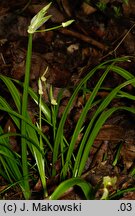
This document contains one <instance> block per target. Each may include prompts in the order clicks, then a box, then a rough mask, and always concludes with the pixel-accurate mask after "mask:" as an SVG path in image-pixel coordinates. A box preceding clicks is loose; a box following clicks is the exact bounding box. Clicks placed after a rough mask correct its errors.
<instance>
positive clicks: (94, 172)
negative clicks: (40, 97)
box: [0, 0, 135, 200]
mask: <svg viewBox="0 0 135 216" xmlns="http://www.w3.org/2000/svg"><path fill="white" fill-rule="evenodd" d="M95 2H97V3H98V2H99V1H95ZM106 2H107V3H106V9H105V10H104V11H103V10H101V8H98V7H97V6H96V3H94V4H93V5H92V4H91V5H90V4H88V3H86V2H85V1H68V0H65V1H54V3H53V4H52V5H51V7H50V9H49V10H48V14H51V15H52V18H51V19H50V20H49V21H48V22H47V23H46V24H45V27H46V28H47V27H50V26H55V25H58V24H60V23H61V22H65V21H66V20H69V19H75V22H74V23H73V24H72V25H71V26H69V27H67V28H64V29H62V28H61V29H59V30H55V31H50V32H46V33H45V32H44V33H37V34H35V36H34V38H33V54H32V68H31V75H30V86H31V87H32V88H33V89H34V90H35V91H36V92H37V80H38V78H39V77H40V76H41V75H42V74H43V73H44V71H45V68H46V67H47V66H48V67H49V73H48V74H47V83H48V85H51V84H52V85H53V87H54V97H55V98H56V97H57V94H58V92H59V90H60V89H62V88H64V96H63V99H62V103H61V105H60V110H59V118H61V115H62V113H63V110H64V108H65V106H66V104H67V101H68V99H69V98H70V97H71V94H72V91H71V89H72V88H73V87H74V86H77V84H78V83H79V81H80V80H81V79H82V78H83V77H84V76H85V75H86V74H87V73H88V72H89V71H90V70H91V69H92V68H94V67H95V66H96V65H98V64H100V63H101V62H103V61H106V60H108V59H112V58H115V57H122V56H130V61H129V62H121V63H119V66H121V67H122V68H125V69H126V70H128V71H129V72H131V73H132V74H133V75H135V70H134V68H135V67H134V65H135V27H134V26H135V1H134V0H129V4H128V5H127V4H124V3H123V2H122V0H117V1H115V0H108V1H106ZM47 3H48V1H46V0H44V1H41V0H32V1H29V2H28V1H27V0H18V1H15V0H10V1H9V0H7V1H4V0H1V1H0V73H1V74H3V75H6V76H9V77H12V78H15V79H18V80H21V81H23V79H24V72H25V59H26V52H27V41H28V37H27V36H28V35H27V27H28V25H29V23H30V20H31V18H32V17H33V16H34V15H35V14H36V13H37V12H38V11H39V10H40V9H41V8H43V6H44V5H46V4H47ZM114 7H115V8H119V9H120V11H119V14H117V13H116V12H115V11H114ZM99 77H100V73H99V74H96V75H95V76H94V78H93V80H92V81H90V83H89V84H88V85H89V86H88V87H89V88H90V89H92V88H93V87H94V86H95V84H96V83H97V81H98V79H99ZM122 81H123V79H122V78H121V77H120V76H118V75H116V74H114V73H110V74H109V76H108V77H107V79H106V81H105V83H104V88H114V87H116V86H117V85H118V84H120V83H122ZM0 91H1V94H2V95H5V97H9V95H8V92H7V90H6V89H5V88H4V87H3V86H1V87H0ZM126 91H127V92H129V93H132V94H134V89H133V88H132V86H128V87H127V88H126ZM106 94H107V92H106V91H105V90H102V91H100V92H99V95H98V97H99V98H104V97H105V96H106ZM87 96H88V97H89V96H90V95H87ZM87 96H86V100H87ZM44 100H46V101H47V103H48V98H47V96H46V94H44ZM9 101H10V100H9ZM83 104H84V99H83V97H82V96H81V95H80V96H78V98H77V99H76V103H74V106H73V107H72V110H71V113H70V115H69V117H68V119H67V123H66V124H67V125H66V129H65V133H66V137H67V138H69V139H70V134H71V131H72V130H73V128H74V127H75V125H76V122H77V121H78V118H79V116H80V113H81V111H82V108H83ZM126 104H128V105H129V106H130V107H135V102H134V101H132V102H131V101H130V102H129V100H128V99H127V100H125V99H124V100H122V99H120V98H116V99H115V100H113V102H111V104H110V107H113V106H114V107H116V106H121V105H123V106H124V105H126ZM95 109H96V107H95V108H93V110H92V112H94V111H95ZM29 111H30V113H31V116H32V118H33V119H34V118H35V115H36V107H34V106H33V103H32V102H31V101H29ZM3 118H4V119H5V120H4V125H3V127H4V130H5V132H6V131H7V130H8V127H9V126H10V127H11V131H12V132H13V131H14V130H15V128H14V125H13V124H12V122H11V120H10V119H9V118H8V117H7V116H6V117H5V115H4V117H3V113H1V114H0V120H1V121H2V120H3ZM89 119H90V116H89V117H88V119H87V120H86V122H88V121H89ZM2 122H3V121H2ZM44 130H47V131H48V128H46V127H44ZM80 139H81V135H80V137H78V141H77V145H79V140H80ZM11 145H12V147H13V149H14V150H15V151H16V152H19V151H20V149H18V148H17V146H16V141H15V138H13V139H11ZM120 146H121V150H120V155H119V160H118V163H117V164H116V165H115V166H114V165H113V161H114V158H115V155H116V153H117V151H118V148H119V147H120ZM48 155H49V154H48ZM48 157H49V156H48ZM50 157H51V153H50ZM57 166H58V167H57V172H59V169H60V167H59V166H60V165H59V161H58V163H57ZM134 167H135V116H134V115H133V114H131V113H128V112H126V111H119V112H116V113H115V114H113V115H112V116H111V118H109V119H108V120H107V122H106V123H105V125H104V126H103V127H102V129H101V130H100V132H99V134H98V136H97V138H96V139H95V142H94V144H93V146H92V149H91V151H90V154H89V159H88V161H87V164H86V167H85V170H84V173H83V175H82V178H84V179H85V180H86V181H88V182H89V183H90V184H91V185H92V186H93V187H95V186H96V185H98V184H99V182H101V180H102V179H103V177H104V176H110V177H114V176H117V183H116V185H115V187H114V188H113V187H112V188H110V193H112V194H113V193H115V192H116V191H117V190H122V189H127V188H129V187H131V188H134V186H135V178H134V176H132V175H131V171H132V169H133V168H134ZM58 174H59V173H58ZM0 179H1V182H0V191H2V190H3V189H5V188H6V187H7V184H8V183H7V182H6V181H5V180H4V179H3V177H0ZM35 179H36V182H35V183H34V184H33V183H32V184H33V185H32V188H33V193H32V197H31V199H42V193H41V191H42V186H41V182H40V179H38V176H35ZM58 183H59V178H58V177H57V176H56V178H55V180H54V179H51V178H50V179H48V183H47V184H48V188H49V193H51V192H52V191H53V190H54V188H55V187H56V186H57V185H58ZM102 193H103V185H102V184H100V186H99V189H98V191H97V193H96V195H95V197H96V199H100V198H101V196H102ZM2 196H3V197H2V199H3V198H4V199H22V198H23V196H22V193H21V191H20V190H19V189H18V188H17V187H15V188H14V189H10V190H8V191H7V192H6V193H4V194H2ZM61 199H84V197H83V194H82V193H81V191H79V190H78V189H77V190H76V188H71V189H70V191H67V192H66V194H64V196H63V197H61ZM117 199H128V200H129V199H131V200H132V199H135V192H134V191H132V192H128V193H124V194H122V195H121V196H120V197H117Z"/></svg>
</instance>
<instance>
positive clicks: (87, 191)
mask: <svg viewBox="0 0 135 216" xmlns="http://www.w3.org/2000/svg"><path fill="white" fill-rule="evenodd" d="M75 185H77V186H79V187H80V188H81V189H82V191H83V193H84V195H85V197H86V199H87V200H92V199H93V189H92V186H91V185H90V184H89V183H88V182H86V181H85V180H83V179H81V178H71V179H68V180H65V181H64V182H62V183H61V184H60V185H59V186H58V187H57V188H56V190H55V191H54V192H53V193H52V195H51V196H50V197H49V199H50V200H57V199H58V198H60V196H62V195H63V194H64V192H66V191H67V190H68V189H70V188H71V187H73V186H75Z"/></svg>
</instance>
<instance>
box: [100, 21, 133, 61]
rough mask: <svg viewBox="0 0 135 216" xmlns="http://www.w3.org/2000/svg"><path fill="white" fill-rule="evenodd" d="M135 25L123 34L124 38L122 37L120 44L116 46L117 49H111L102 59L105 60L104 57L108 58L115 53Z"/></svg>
mask: <svg viewBox="0 0 135 216" xmlns="http://www.w3.org/2000/svg"><path fill="white" fill-rule="evenodd" d="M134 27H135V23H134V24H133V25H132V27H131V28H130V29H129V30H128V31H127V32H126V34H125V35H124V36H123V38H122V39H121V41H120V42H119V43H118V45H117V46H116V47H115V49H113V50H111V51H110V52H109V53H108V54H106V55H105V56H103V57H102V58H101V59H100V60H103V59H104V58H106V57H107V56H109V55H112V54H113V53H115V52H116V51H117V49H118V48H119V47H120V45H121V44H122V42H123V41H124V40H125V38H126V37H127V36H128V34H129V33H130V31H131V30H132V29H133V28H134Z"/></svg>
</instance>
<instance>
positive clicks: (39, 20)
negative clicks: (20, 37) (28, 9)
mask: <svg viewBox="0 0 135 216" xmlns="http://www.w3.org/2000/svg"><path fill="white" fill-rule="evenodd" d="M50 6H51V3H49V4H48V5H46V6H45V7H44V8H42V9H41V10H40V11H39V12H38V13H37V14H36V15H35V16H34V17H33V18H32V20H31V22H30V25H29V27H28V33H29V34H33V33H35V31H36V30H37V29H38V28H40V26H42V25H43V24H44V23H45V22H46V21H47V20H49V19H50V17H51V16H52V15H48V16H45V14H46V13H47V10H48V9H49V7H50Z"/></svg>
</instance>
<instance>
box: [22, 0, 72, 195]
mask: <svg viewBox="0 0 135 216" xmlns="http://www.w3.org/2000/svg"><path fill="white" fill-rule="evenodd" d="M50 6H51V3H49V4H48V5H47V6H45V7H44V8H43V9H41V10H40V11H39V12H38V13H37V14H36V15H35V16H34V17H33V18H32V20H31V22H30V25H29V27H28V30H27V32H28V36H29V37H28V38H29V39H28V49H27V57H26V68H25V78H24V89H23V96H22V116H23V117H25V118H27V112H26V111H27V105H28V88H29V80H30V68H31V55H32V36H33V34H34V33H36V32H41V31H42V32H46V31H51V30H54V29H58V28H60V27H67V26H68V25H70V24H71V23H72V22H73V21H74V20H69V21H67V22H64V23H62V24H61V25H59V26H56V27H53V28H49V29H44V30H38V29H39V28H40V27H41V26H42V25H43V24H44V23H45V22H47V21H48V20H49V19H50V18H51V15H46V14H47V10H48V9H49V7H50ZM21 134H22V135H24V136H25V134H26V123H25V121H23V120H22V121H21ZM21 146H22V169H23V176H24V185H25V188H26V191H27V192H28V193H27V192H26V194H25V198H29V194H30V186H29V182H28V176H29V173H28V163H27V142H26V139H25V138H23V137H22V138H21ZM40 148H41V149H42V146H40ZM37 154H39V152H38V153H37ZM35 158H36V163H37V166H38V168H39V170H42V171H41V173H40V178H41V181H42V185H43V188H44V191H45V196H47V192H46V191H47V190H46V179H45V167H44V159H43V156H42V155H41V154H40V157H39V156H38V155H35ZM43 173H44V175H43Z"/></svg>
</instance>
